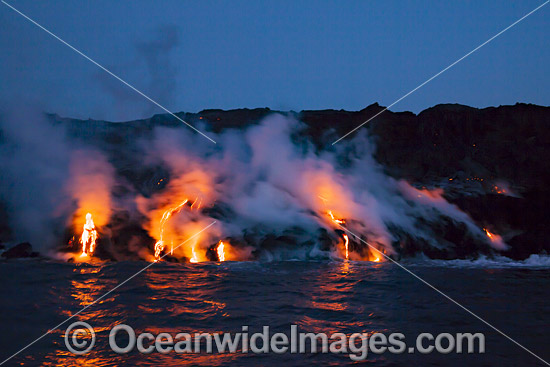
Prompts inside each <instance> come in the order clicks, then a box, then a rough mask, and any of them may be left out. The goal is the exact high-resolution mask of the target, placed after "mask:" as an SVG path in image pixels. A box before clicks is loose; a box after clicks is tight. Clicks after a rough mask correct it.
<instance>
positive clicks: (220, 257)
mask: <svg viewBox="0 0 550 367" xmlns="http://www.w3.org/2000/svg"><path fill="white" fill-rule="evenodd" d="M224 248H225V245H224V244H223V242H222V241H220V243H219V244H218V247H217V248H216V252H217V253H218V260H219V261H225V251H224Z"/></svg>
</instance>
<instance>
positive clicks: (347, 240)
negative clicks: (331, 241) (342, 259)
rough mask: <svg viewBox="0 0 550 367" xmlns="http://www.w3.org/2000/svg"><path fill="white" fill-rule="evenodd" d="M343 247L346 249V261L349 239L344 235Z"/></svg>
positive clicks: (347, 258)
mask: <svg viewBox="0 0 550 367" xmlns="http://www.w3.org/2000/svg"><path fill="white" fill-rule="evenodd" d="M344 241H345V242H344V247H345V248H346V260H349V251H348V245H349V238H348V235H347V234H345V233H344Z"/></svg>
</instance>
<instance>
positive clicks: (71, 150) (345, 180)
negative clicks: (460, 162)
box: [0, 115, 505, 261]
mask: <svg viewBox="0 0 550 367" xmlns="http://www.w3.org/2000/svg"><path fill="white" fill-rule="evenodd" d="M10 122H11V123H10ZM18 122H24V123H25V124H27V128H25V130H21V129H20V127H19V125H18ZM302 130H303V125H302V124H301V123H300V122H299V121H296V120H295V119H294V118H292V117H288V116H282V115H272V116H270V117H267V118H266V119H264V120H263V121H261V123H260V124H259V125H254V126H250V127H248V128H246V129H245V130H231V129H229V130H226V131H224V132H222V133H220V134H219V135H218V136H216V137H215V140H216V141H218V144H217V145H216V146H213V145H211V144H205V142H204V141H203V139H199V138H197V136H196V135H194V134H192V133H191V132H190V131H189V130H188V129H186V128H165V127H157V128H156V129H155V130H154V136H153V137H152V139H146V140H142V141H140V142H134V143H135V144H136V145H137V146H139V147H140V149H141V150H142V151H144V152H145V157H146V158H145V160H144V162H143V164H144V166H149V167H166V168H167V170H168V172H169V174H168V176H167V177H163V178H162V179H161V180H160V181H159V182H155V183H154V185H156V187H152V188H151V189H152V190H151V191H152V192H153V193H152V194H151V195H144V194H138V193H137V192H136V191H131V192H130V194H129V195H130V196H131V197H132V198H133V199H132V200H131V201H128V200H122V199H120V198H119V197H117V198H114V197H113V188H114V187H115V186H117V185H122V186H124V187H129V184H128V182H126V181H125V180H123V179H121V178H119V177H116V175H115V171H116V170H115V168H114V167H112V166H111V165H110V164H109V163H108V161H107V159H106V158H105V155H104V154H103V153H101V152H99V151H98V150H97V149H92V148H91V147H82V146H74V145H73V144H70V143H68V140H67V138H66V136H65V135H64V132H63V130H62V129H61V128H60V127H59V126H57V127H52V126H50V125H48V124H47V123H46V122H44V121H39V120H37V119H36V118H34V119H25V118H24V117H17V118H9V119H3V120H2V131H3V136H4V143H3V144H2V145H1V146H0V148H1V149H2V153H3V154H2V159H1V161H0V164H1V167H2V170H3V172H5V174H3V178H2V193H1V194H2V200H3V201H4V202H6V203H7V205H8V208H9V213H10V220H11V224H12V227H13V228H14V236H15V238H16V239H17V240H28V239H30V240H31V241H32V242H33V244H34V245H35V247H38V248H39V249H40V250H41V251H42V252H45V251H47V250H48V249H56V248H57V249H59V248H61V247H63V246H64V244H63V243H62V242H61V237H60V236H59V233H62V232H63V230H64V228H63V224H68V223H72V224H73V225H74V226H75V228H78V226H79V225H80V222H81V221H82V219H83V215H85V214H86V213H87V212H93V215H94V221H95V222H96V226H97V227H98V229H99V231H100V233H101V232H102V227H103V228H106V227H109V228H110V231H111V232H110V231H108V230H104V231H103V232H102V233H103V236H104V237H110V236H111V235H113V234H114V233H113V232H116V231H117V229H116V227H115V226H112V225H111V224H110V222H111V221H112V214H113V213H115V212H118V211H121V210H124V211H126V212H129V213H130V216H131V217H132V218H141V219H139V221H140V225H141V226H142V227H143V228H144V229H145V230H146V231H147V232H148V233H149V236H150V237H152V239H154V241H153V242H155V241H158V240H160V232H161V219H162V218H163V214H164V213H165V212H166V210H169V209H170V208H173V207H175V206H177V205H178V204H179V203H181V202H183V201H184V200H186V199H187V200H188V204H187V203H186V205H185V206H184V207H183V209H182V210H181V211H179V212H177V213H175V214H174V215H172V216H171V217H170V219H169V220H168V221H166V223H165V224H164V238H163V240H164V241H165V242H167V241H169V243H170V244H169V245H168V246H166V249H165V251H169V250H170V249H171V248H175V247H176V248H175V249H174V253H173V256H174V257H175V258H188V259H190V258H192V257H194V256H195V257H196V258H197V259H198V260H199V261H205V260H209V259H210V260H211V259H212V253H214V254H215V252H216V248H217V244H218V243H219V241H223V243H224V252H225V258H226V260H247V259H252V258H281V257H282V258H284V257H292V256H295V255H296V254H298V253H301V254H302V255H301V256H306V257H309V256H311V257H316V256H319V255H320V254H321V255H322V254H324V256H327V255H329V254H332V255H334V256H339V257H343V251H344V250H343V237H342V232H341V227H340V226H339V225H338V223H336V221H335V220H334V219H333V218H332V217H334V218H341V219H342V220H345V224H343V225H344V226H345V227H346V228H348V229H349V230H350V231H351V232H353V233H355V234H358V235H360V236H362V238H363V239H364V240H366V241H368V242H369V243H370V244H372V245H373V246H375V247H377V248H378V249H380V250H381V251H384V252H385V253H387V254H388V255H397V254H398V253H400V252H402V246H404V243H406V242H407V241H409V242H410V241H411V240H412V241H418V242H421V243H423V244H426V245H427V246H432V247H434V248H445V247H446V246H455V245H456V244H453V243H451V242H449V240H448V239H443V238H441V235H440V234H438V230H437V228H438V227H440V226H441V224H440V223H441V221H442V219H443V218H446V219H445V220H446V221H451V222H454V223H458V224H455V225H457V226H459V227H460V228H464V236H468V237H469V238H470V239H471V240H472V241H479V242H481V243H483V244H484V246H486V247H487V248H489V247H490V246H492V247H494V248H497V249H503V248H505V244H504V243H503V242H502V241H501V240H500V239H499V240H498V241H491V240H490V239H488V238H487V236H486V234H485V232H484V231H483V230H482V229H481V228H479V227H478V226H477V225H476V224H475V223H473V221H472V220H471V219H470V218H469V216H468V215H466V214H465V213H463V212H461V211H460V210H459V209H458V208H457V207H455V206H454V205H451V204H449V203H448V202H447V201H446V200H445V199H444V198H443V196H442V191H441V190H431V191H430V190H427V189H417V188H414V187H412V186H411V185H410V184H408V183H407V182H405V181H397V180H395V179H393V178H391V177H389V176H387V175H386V174H385V173H384V170H383V167H381V166H380V165H378V164H377V163H376V161H375V160H374V159H373V157H372V153H373V149H374V145H373V144H372V143H371V142H370V141H369V139H368V138H367V136H366V135H365V134H357V135H356V136H355V137H354V138H353V139H352V140H348V141H346V142H342V143H341V144H338V145H336V146H335V148H332V147H331V149H332V150H331V151H323V152H318V151H317V150H316V149H315V147H314V146H313V144H312V143H311V142H310V141H308V140H307V139H306V138H305V137H304V136H303V135H302V134H301V132H302ZM35 132H36V133H35ZM4 152H6V153H7V152H9V153H10V154H9V156H10V159H8V158H7V157H8V155H7V154H4ZM159 170H160V169H159ZM29 172H30V173H29ZM132 190H133V189H132ZM115 202H116V203H115ZM114 207H116V209H114ZM331 215H332V217H331ZM60 219H64V220H60ZM214 220H216V221H217V222H216V224H215V225H214V226H212V227H210V228H209V229H208V231H205V232H203V233H201V235H199V236H197V237H196V238H195V239H193V240H192V241H189V242H188V243H186V244H185V245H183V246H181V247H179V248H177V245H179V244H180V243H182V242H184V241H185V240H187V239H188V238H189V237H191V236H193V235H194V234H195V233H197V232H198V231H200V230H201V229H202V228H204V227H206V226H207V225H209V224H210V223H212V222H213V221H214ZM62 223H63V224H62ZM46 234H47V235H46ZM56 234H57V236H56ZM133 241H134V240H133ZM113 245H114V246H113V247H112V249H111V250H110V251H113V252H114V253H116V252H117V251H119V250H120V249H121V248H124V249H125V251H127V250H128V248H130V249H131V251H133V252H134V254H135V256H136V257H141V258H145V259H147V260H151V259H152V254H153V249H152V248H151V247H150V244H148V243H146V241H145V242H144V241H142V243H140V242H139V241H138V242H133V243H132V245H131V246H130V245H129V244H128V243H125V244H120V243H114V244H113ZM117 249H118V250H117ZM288 254H290V255H288ZM376 255H377V254H376V253H373V251H372V250H370V249H369V248H368V247H367V246H365V245H364V244H362V243H361V242H360V241H357V240H356V239H354V238H353V237H350V253H349V257H350V259H352V260H373V259H374V258H375V257H378V256H376ZM214 256H215V255H214ZM115 257H116V256H115Z"/></svg>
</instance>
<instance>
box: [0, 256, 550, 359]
mask: <svg viewBox="0 0 550 367" xmlns="http://www.w3.org/2000/svg"><path fill="white" fill-rule="evenodd" d="M147 265H149V264H148V263H145V262H118V263H97V264H70V263H61V262H54V261H44V260H18V261H5V262H2V263H0V287H1V288H0V289H1V295H2V301H1V302H0V325H1V326H2V332H1V333H0V346H1V348H0V361H3V360H5V359H6V358H8V357H9V356H11V355H12V354H13V353H15V352H17V351H18V350H20V349H21V348H23V347H24V346H26V345H27V344H29V343H31V342H32V341H33V340H35V339H36V338H38V337H40V336H41V335H42V334H44V333H45V332H47V331H48V330H50V329H52V328H53V330H52V332H51V333H50V334H48V335H47V336H45V337H44V338H42V339H40V340H39V341H37V342H36V343H35V344H33V345H31V346H30V347H28V348H27V349H25V350H23V351H22V352H21V353H20V354H18V355H17V356H15V357H14V358H13V359H11V360H9V361H8V362H6V364H5V365H7V366H12V365H13V366H15V365H20V366H38V365H43V366H162V365H200V366H227V365H235V366H281V365H282V364H284V366H308V365H326V366H337V365H351V364H369V363H373V362H374V363H375V364H376V365H380V366H443V365H445V366H447V365H449V366H536V365H540V366H543V365H544V364H543V363H542V362H540V361H539V360H537V359H536V358H535V357H533V356H532V355H531V354H529V353H528V352H526V351H525V350H523V349H522V348H521V347H519V346H517V345H516V344H514V343H513V342H511V341H510V340H508V339H507V338H505V337H504V336H502V335H501V334H499V333H498V332H496V331H495V330H493V329H492V328H490V327H489V326H487V325H486V324H484V323H483V322H481V321H480V320H478V319H477V318H475V317H474V316H472V315H471V314H469V313H467V312H466V311H464V310H463V309H461V308H460V307H458V306H457V305H456V304H454V303H453V302H451V301H449V300H448V299H446V298H445V297H444V296H442V295H441V294H439V293H437V292H436V291H434V290H433V289H431V288H430V287H428V286H427V285H426V284H424V283H422V282H421V281H419V280H418V279H416V278H415V277H413V276H411V274H409V273H407V272H406V271H404V270H403V269H401V268H400V267H399V266H397V265H395V264H392V263H366V262H364V263H356V262H348V261H340V260H333V259H332V260H331V259H326V260H316V261H280V262H224V263H199V264H170V263H157V264H154V265H153V266H151V267H149V268H148V269H146V270H143V271H142V272H141V273H139V274H137V275H136V276H135V277H134V278H132V279H130V280H129V281H128V282H126V283H124V284H123V285H121V286H120V287H119V288H118V289H116V290H115V291H113V292H111V293H109V294H108V295H107V296H105V297H104V298H103V299H101V300H100V301H99V302H97V303H95V304H93V305H91V306H90V307H89V308H87V309H86V310H84V311H82V312H81V313H80V314H78V315H77V316H76V317H75V318H74V319H73V320H70V321H67V322H66V323H65V324H63V325H61V326H59V327H57V328H55V326H56V325H58V324H59V323H61V322H63V321H64V320H65V319H66V318H68V317H69V316H71V315H72V314H74V313H76V312H78V311H79V310H81V309H82V308H83V307H85V306H88V305H90V304H91V303H92V302H93V301H94V300H95V299H97V298H98V297H101V296H103V295H104V294H105V293H106V292H108V291H110V290H111V289H113V288H114V287H115V286H117V285H118V284H120V283H121V282H123V281H125V280H126V279H128V278H129V277H131V276H132V275H134V274H136V273H137V272H139V271H140V270H142V269H143V268H144V267H145V266H147ZM402 265H404V266H405V267H406V268H407V269H409V270H410V271H412V272H413V273H415V274H417V275H418V276H419V277H421V278H422V279H424V280H425V281H426V282H428V283H430V284H432V285H433V286H434V287H436V288H437V289H439V290H441V291H442V292H443V293H445V294H447V295H448V296H449V297H451V298H453V299H454V300H456V301H457V302H459V303H460V304H462V305H464V306H465V307H467V308H468V309H470V310H471V311H472V312H473V313H475V314H476V315H478V316H479V317H481V318H482V319H484V320H486V321H487V322H488V323H490V324H492V325H493V326H495V327H496V328H498V329H500V330H501V331H502V332H503V333H505V334H507V335H508V336H509V337H511V338H513V339H514V340H516V341H517V342H519V343H520V344H522V345H523V346H525V347H526V348H528V349H530V350H531V351H532V352H534V353H535V354H537V355H538V356H540V357H541V358H543V359H545V360H547V361H550V287H549V282H550V260H549V258H548V257H542V256H532V257H531V258H530V259H528V260H526V261H522V262H517V261H509V260H505V259H496V260H488V259H479V260H476V261H465V260H462V261H430V260H423V259H414V260H406V261H404V262H402ZM77 320H82V321H86V322H88V323H89V324H90V325H92V326H93V327H94V329H95V332H96V336H97V340H96V344H95V346H94V348H93V349H92V351H91V352H89V353H88V354H86V355H82V356H75V355H73V354H71V353H70V352H69V351H68V350H67V348H66V346H65V343H64V333H65V330H66V328H67V326H68V325H70V323H71V322H73V321H77ZM120 323H125V324H128V325H130V326H132V327H133V328H135V329H136V330H137V332H143V331H149V332H152V333H155V334H157V333H159V332H169V333H172V334H173V335H175V334H177V333H180V332H188V333H195V332H211V333H216V332H233V333H235V332H241V331H242V326H243V325H248V326H249V332H250V333H254V332H260V331H262V326H264V325H265V326H270V332H271V333H275V332H283V333H286V334H290V331H289V330H290V325H292V324H294V325H298V328H299V331H300V332H316V333H317V332H325V333H334V332H342V333H346V334H348V335H350V334H352V333H356V332H366V333H373V332H382V333H386V334H390V333H392V332H399V333H403V334H405V336H406V342H407V345H410V344H413V345H414V340H415V338H416V336H417V335H418V334H420V333H423V332H430V333H433V334H437V333H441V332H448V333H458V332H471V333H475V332H482V333H485V337H486V346H485V347H486V351H485V353H484V354H477V353H475V354H467V353H462V354H456V353H450V354H445V355H442V354H438V353H432V354H429V355H423V354H420V353H412V354H409V353H403V354H399V355H395V354H390V353H388V352H386V353H384V354H381V355H376V354H372V353H370V354H369V355H368V357H367V359H366V361H362V362H353V361H352V360H351V359H350V358H349V356H348V355H346V354H336V355H335V354H330V353H328V354H322V353H319V354H311V353H307V354H290V353H287V354H280V355H278V354H272V353H269V354H260V355H255V354H252V353H250V352H249V353H248V354H242V353H235V354H227V353H224V354H218V353H216V354H206V353H197V354H194V353H190V354H178V353H174V352H172V353H168V354H160V353H156V352H154V353H151V354H140V353H138V352H137V351H134V352H131V353H129V354H123V355H120V354H117V353H115V352H113V351H112V350H111V349H110V347H109V342H108V334H109V331H110V329H111V328H112V327H113V326H115V325H117V324H120Z"/></svg>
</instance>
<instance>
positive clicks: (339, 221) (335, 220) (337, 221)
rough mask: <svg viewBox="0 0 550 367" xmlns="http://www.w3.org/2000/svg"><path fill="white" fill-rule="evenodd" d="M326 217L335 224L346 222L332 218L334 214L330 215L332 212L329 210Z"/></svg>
mask: <svg viewBox="0 0 550 367" xmlns="http://www.w3.org/2000/svg"><path fill="white" fill-rule="evenodd" d="M328 215H330V218H331V219H332V221H333V222H334V223H336V224H344V223H346V221H345V220H344V219H338V218H335V217H334V214H332V210H329V211H328Z"/></svg>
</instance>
